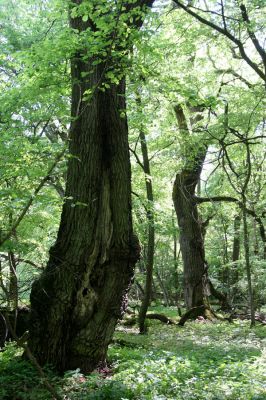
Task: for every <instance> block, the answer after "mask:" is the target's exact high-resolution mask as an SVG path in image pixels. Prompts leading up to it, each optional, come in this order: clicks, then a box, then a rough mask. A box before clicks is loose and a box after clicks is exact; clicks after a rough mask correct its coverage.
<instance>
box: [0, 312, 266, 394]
mask: <svg viewBox="0 0 266 400" xmlns="http://www.w3.org/2000/svg"><path fill="white" fill-rule="evenodd" d="M158 311H161V310H158V308H157V309H156V312H158ZM164 313H165V314H167V315H168V316H169V317H173V316H174V315H176V311H175V310H171V309H167V310H166V309H164ZM148 323H149V333H148V335H139V334H138V331H137V329H136V328H135V327H130V328H127V327H124V326H123V325H120V326H118V328H117V330H116V333H115V337H114V343H113V344H112V345H111V346H110V349H109V353H108V356H109V363H110V366H111V368H110V370H109V369H104V370H102V371H101V373H98V372H95V373H93V374H91V375H90V376H84V375H82V374H81V373H80V372H79V371H69V372H67V373H66V374H65V376H64V377H63V378H62V377H61V378H60V377H58V376H57V375H56V374H54V373H53V372H52V370H51V369H49V368H47V370H46V371H45V372H46V374H47V377H48V379H49V381H50V383H51V384H52V385H53V386H54V387H55V388H56V390H57V391H58V393H60V394H61V396H62V399H64V400H91V399H101V400H103V399H106V400H127V399H152V400H164V399H173V400H203V399H204V400H224V399H230V400H266V327H265V326H263V325H260V324H258V325H256V327H255V328H254V329H252V330H250V329H249V323H248V322H243V321H234V323H231V324H229V323H227V322H217V323H211V322H206V321H205V322H204V321H203V322H202V321H200V322H199V321H198V322H188V323H186V325H185V326H184V327H178V326H175V325H171V326H169V325H164V324H162V323H160V322H159V321H154V320H153V321H149V322H148ZM0 399H1V400H48V399H52V396H51V395H50V394H49V393H48V392H47V391H46V389H45V388H44V387H43V384H42V382H41V380H40V378H39V376H38V374H37V373H36V372H35V370H34V368H33V367H32V366H31V365H30V364H29V363H28V362H26V361H24V360H22V359H21V358H20V350H18V349H17V348H16V346H15V345H13V344H9V345H8V346H7V347H6V350H5V351H3V352H2V353H0Z"/></svg>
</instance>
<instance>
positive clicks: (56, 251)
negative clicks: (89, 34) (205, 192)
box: [29, 0, 152, 372]
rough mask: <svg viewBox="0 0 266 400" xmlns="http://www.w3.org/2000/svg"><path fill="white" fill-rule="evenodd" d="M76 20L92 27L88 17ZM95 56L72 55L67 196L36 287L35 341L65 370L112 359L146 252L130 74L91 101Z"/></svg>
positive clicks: (42, 354)
mask: <svg viewBox="0 0 266 400" xmlns="http://www.w3.org/2000/svg"><path fill="white" fill-rule="evenodd" d="M76 2H77V3H78V4H79V3H80V1H79V0H77V1H76ZM144 3H145V2H144V1H142V2H141V4H142V5H143V4H144ZM146 3H147V5H151V4H152V1H149V2H148V1H147V2H146ZM148 3H149V4H148ZM72 24H73V26H74V27H75V28H77V29H79V30H80V31H82V30H84V29H86V26H84V24H85V25H86V23H84V22H82V20H81V18H76V19H75V20H74V23H73V21H72ZM93 61H94V60H88V61H87V60H85V59H84V58H82V54H77V55H76V57H75V58H74V59H73V60H72V82H73V85H72V86H73V89H72V117H73V121H72V124H71V132H70V155H71V157H70V160H69V164H68V174H67V184H66V199H67V200H66V202H65V204H64V206H63V211H62V216H61V222H60V228H59V232H58V236H57V240H56V243H55V245H54V246H53V247H52V248H51V250H50V258H49V262H48V265H47V268H46V270H45V271H44V273H43V274H42V275H41V277H40V278H39V279H38V280H37V281H36V282H35V283H34V284H33V287H32V292H31V310H32V311H31V326H30V340H29V348H30V349H31V351H32V352H33V354H34V355H35V357H36V358H37V360H38V362H39V363H40V364H41V365H43V364H45V363H51V364H53V365H55V366H56V367H57V369H59V370H61V371H64V370H67V369H75V368H80V369H81V371H83V372H90V371H92V370H93V369H95V368H96V367H97V366H98V365H99V363H104V361H105V357H106V352H107V347H108V344H109V342H110V341H111V338H112V335H113V332H114V329H115V325H116V323H117V320H118V319H119V318H120V317H121V314H122V313H123V310H124V308H125V306H126V294H127V290H128V288H129V285H130V281H131V278H132V275H133V268H134V265H135V262H136V261H137V259H138V257H139V245H138V241H137V238H136V237H134V235H133V232H132V221H131V198H130V195H131V181H130V180H131V176H130V160H129V151H128V127H127V120H126V118H125V117H122V116H121V111H124V110H125V109H126V104H125V80H124V79H121V81H120V83H119V84H117V85H114V84H113V85H111V87H110V89H108V90H106V91H105V92H102V91H100V90H96V91H95V93H94V96H93V97H92V100H91V101H89V102H88V101H85V100H84V98H83V95H84V92H85V91H87V90H91V89H93V88H94V87H97V86H98V85H99V82H101V79H102V77H103V76H104V73H105V72H106V63H105V64H104V65H103V64H98V65H97V66H95V65H94V63H93Z"/></svg>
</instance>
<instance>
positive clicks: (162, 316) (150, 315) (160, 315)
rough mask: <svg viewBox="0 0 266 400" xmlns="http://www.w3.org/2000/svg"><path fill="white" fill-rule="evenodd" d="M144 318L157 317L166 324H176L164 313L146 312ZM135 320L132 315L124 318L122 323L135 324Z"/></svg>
mask: <svg viewBox="0 0 266 400" xmlns="http://www.w3.org/2000/svg"><path fill="white" fill-rule="evenodd" d="M146 319H157V320H159V321H161V322H162V323H164V324H167V325H176V323H175V322H174V321H173V320H172V319H171V318H168V317H167V316H166V315H164V314H147V315H146ZM137 321H138V320H137V317H132V318H128V319H126V320H124V321H123V323H124V325H126V326H132V325H135V324H136V323H137Z"/></svg>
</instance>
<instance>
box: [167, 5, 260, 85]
mask: <svg viewBox="0 0 266 400" xmlns="http://www.w3.org/2000/svg"><path fill="white" fill-rule="evenodd" d="M173 1H174V2H175V3H176V4H177V5H178V6H179V7H180V8H182V9H183V10H184V11H186V12H187V13H188V14H189V15H192V17H194V18H195V19H196V20H198V21H199V22H201V23H203V24H204V25H207V26H209V27H210V28H212V29H214V30H215V31H217V32H219V33H221V34H222V35H224V36H226V37H227V38H228V39H229V40H231V42H233V43H235V44H236V45H237V47H238V50H239V52H240V55H241V56H242V58H243V60H245V61H246V63H247V64H248V65H249V66H250V67H251V68H252V69H253V70H254V71H255V72H256V73H257V75H258V76H259V77H260V78H261V79H263V80H264V81H265V82H266V74H265V73H264V72H263V71H262V70H261V69H260V68H259V67H258V65H257V64H256V63H255V62H253V61H252V60H251V59H250V58H249V56H248V55H247V53H246V51H245V48H244V45H243V43H242V42H241V41H240V40H239V39H237V38H236V37H235V36H233V35H232V34H231V33H230V32H229V31H228V30H227V29H224V28H221V27H220V26H219V25H216V24H215V23H213V22H211V21H209V20H207V19H206V18H204V17H202V16H201V15H199V14H197V13H195V12H194V11H192V10H191V9H190V7H188V6H186V5H185V4H183V3H182V2H180V1H179V0H173Z"/></svg>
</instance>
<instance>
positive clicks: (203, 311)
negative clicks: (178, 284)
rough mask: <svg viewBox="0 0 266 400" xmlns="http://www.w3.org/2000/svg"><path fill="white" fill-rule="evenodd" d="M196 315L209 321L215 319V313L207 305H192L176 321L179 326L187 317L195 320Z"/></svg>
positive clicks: (182, 324) (183, 323)
mask: <svg viewBox="0 0 266 400" xmlns="http://www.w3.org/2000/svg"><path fill="white" fill-rule="evenodd" d="M198 317H203V318H205V319H207V320H209V321H213V320H215V319H217V318H218V317H217V315H216V314H215V313H214V312H213V311H212V310H211V309H210V307H207V306H205V305H201V306H198V307H192V308H191V309H190V310H188V311H187V312H186V313H185V314H184V315H183V316H182V317H181V319H180V321H179V322H178V325H179V326H184V325H185V323H186V321H187V320H189V319H192V320H195V319H196V318H198Z"/></svg>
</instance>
